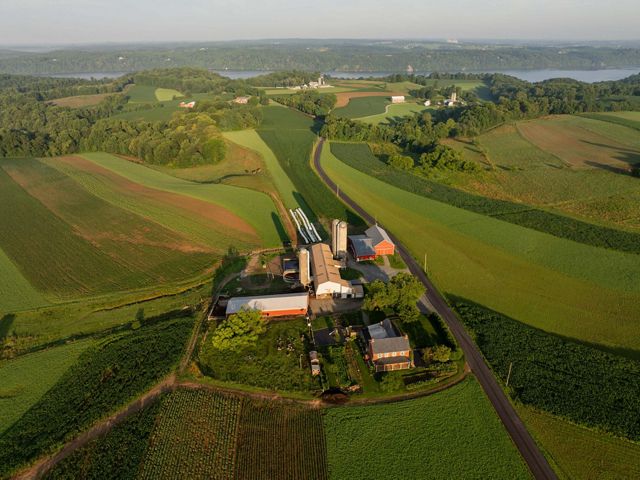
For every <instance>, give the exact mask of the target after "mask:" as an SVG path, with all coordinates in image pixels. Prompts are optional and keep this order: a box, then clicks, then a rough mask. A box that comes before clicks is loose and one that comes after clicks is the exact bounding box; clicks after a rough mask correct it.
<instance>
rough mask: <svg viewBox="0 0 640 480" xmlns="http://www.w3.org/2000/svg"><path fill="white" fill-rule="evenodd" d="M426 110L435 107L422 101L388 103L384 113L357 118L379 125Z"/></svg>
mask: <svg viewBox="0 0 640 480" xmlns="http://www.w3.org/2000/svg"><path fill="white" fill-rule="evenodd" d="M425 110H433V109H432V108H431V107H425V106H424V105H423V104H421V103H412V102H406V103H396V104H389V105H387V107H386V111H385V112H384V113H380V114H378V115H370V116H368V117H360V118H356V120H360V121H361V122H365V123H372V124H374V125H378V124H379V123H388V122H389V121H390V120H393V119H396V118H399V117H408V116H411V115H413V114H415V113H420V112H424V111H425Z"/></svg>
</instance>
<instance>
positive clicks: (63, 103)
mask: <svg viewBox="0 0 640 480" xmlns="http://www.w3.org/2000/svg"><path fill="white" fill-rule="evenodd" d="M111 95H114V94H113V93H96V94H93V95H74V96H73V97H64V98H56V99H55V100H50V102H49V103H52V104H54V105H57V106H58V107H68V108H83V107H92V106H93V105H97V104H99V103H100V102H102V101H103V100H104V99H105V98H107V97H109V96H111Z"/></svg>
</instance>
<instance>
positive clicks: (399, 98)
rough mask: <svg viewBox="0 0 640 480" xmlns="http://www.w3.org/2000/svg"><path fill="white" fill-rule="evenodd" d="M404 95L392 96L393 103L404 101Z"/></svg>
mask: <svg viewBox="0 0 640 480" xmlns="http://www.w3.org/2000/svg"><path fill="white" fill-rule="evenodd" d="M404 100H405V99H404V95H394V96H392V97H391V103H404Z"/></svg>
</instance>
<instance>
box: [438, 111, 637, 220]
mask: <svg viewBox="0 0 640 480" xmlns="http://www.w3.org/2000/svg"><path fill="white" fill-rule="evenodd" d="M529 123H533V124H548V125H549V128H551V129H555V130H558V131H559V132H561V133H562V134H566V137H567V145H562V137H561V138H560V139H559V140H560V142H559V144H558V145H557V147H555V146H554V145H547V147H553V148H552V149H549V148H548V149H547V151H545V150H543V149H541V148H539V147H538V146H537V145H535V144H534V143H532V142H531V141H529V140H527V139H525V138H524V137H523V136H522V134H521V131H520V128H516V127H515V126H513V125H506V126H502V127H498V128H496V129H493V130H491V131H490V132H487V133H485V134H483V135H481V136H480V137H478V138H477V142H478V143H479V145H480V148H482V149H483V150H484V151H485V153H486V159H485V158H484V157H482V156H480V155H479V154H478V153H479V151H478V148H477V147H476V146H474V145H473V144H471V143H467V142H464V141H451V140H450V141H448V142H447V144H448V145H450V146H452V147H453V148H456V149H459V150H462V151H463V152H464V154H465V158H466V159H468V160H472V161H477V162H480V163H481V164H482V165H483V167H485V168H486V166H487V163H488V164H489V165H491V167H490V168H489V169H488V170H486V171H485V172H483V174H482V175H481V176H480V177H479V178H476V177H469V176H458V177H456V178H453V179H452V182H453V184H455V185H456V186H458V187H460V188H463V189H465V190H467V191H471V192H474V193H478V194H480V195H484V196H488V197H491V198H497V199H502V200H509V201H515V202H524V203H527V204H529V205H536V206H541V207H545V208H549V209H552V210H557V211H559V212H562V213H564V214H568V215H571V216H576V217H578V218H584V219H587V220H589V221H592V222H596V223H601V224H605V225H612V226H616V227H622V228H631V229H636V230H638V229H640V182H638V181H637V179H635V178H633V177H631V176H630V175H628V174H621V173H620V172H617V171H616V170H615V169H617V168H625V167H626V166H627V165H628V163H629V162H632V158H637V155H640V144H639V143H640V139H639V138H640V137H639V136H638V135H637V130H633V129H630V128H627V127H625V126H622V125H616V124H613V123H607V122H603V121H597V120H593V119H589V118H582V117H561V118H554V119H551V120H546V119H542V120H534V121H531V122H529ZM575 145H580V146H581V147H580V150H579V149H578V148H574V146H575ZM614 145H616V146H617V147H616V148H613V146H614ZM578 153H580V154H579V155H578ZM556 154H557V155H556ZM563 155H564V158H565V159H566V160H563V159H562V158H561V156H563ZM609 158H611V159H612V160H609ZM597 159H599V160H598V161H599V162H600V163H595V160H597ZM569 160H570V161H573V162H575V163H576V166H575V167H571V166H569V165H568V163H567V161H569ZM592 164H593V165H592Z"/></svg>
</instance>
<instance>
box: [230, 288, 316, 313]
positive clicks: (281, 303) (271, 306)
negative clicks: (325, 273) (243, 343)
mask: <svg viewBox="0 0 640 480" xmlns="http://www.w3.org/2000/svg"><path fill="white" fill-rule="evenodd" d="M308 307H309V295H308V294H307V292H302V293H285V294H281V295H259V296H255V297H233V298H230V299H229V303H227V311H226V313H227V315H232V314H234V313H238V312H239V311H240V310H242V309H243V308H244V309H247V310H260V311H267V312H278V311H286V310H307V308H308Z"/></svg>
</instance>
